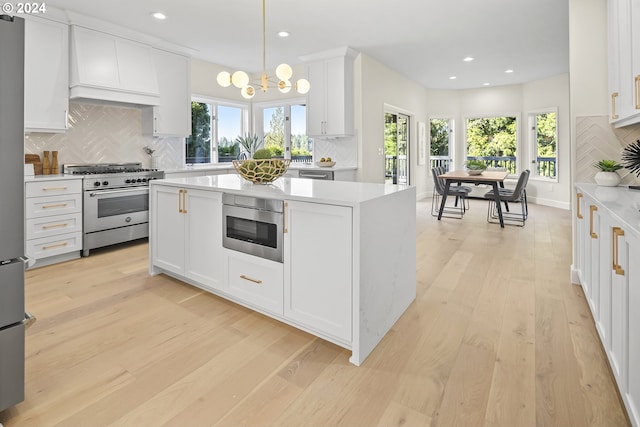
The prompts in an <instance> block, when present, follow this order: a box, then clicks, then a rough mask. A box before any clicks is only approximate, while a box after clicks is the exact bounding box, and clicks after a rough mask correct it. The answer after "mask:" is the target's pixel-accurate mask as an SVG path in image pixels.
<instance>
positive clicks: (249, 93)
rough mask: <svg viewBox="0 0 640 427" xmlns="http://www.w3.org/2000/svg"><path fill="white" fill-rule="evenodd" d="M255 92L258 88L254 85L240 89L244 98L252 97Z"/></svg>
mask: <svg viewBox="0 0 640 427" xmlns="http://www.w3.org/2000/svg"><path fill="white" fill-rule="evenodd" d="M255 94H256V90H255V89H254V88H253V86H245V87H243V88H242V90H241V91H240V95H242V97H243V98H244V99H251V98H253V96H254V95H255Z"/></svg>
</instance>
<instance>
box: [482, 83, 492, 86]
mask: <svg viewBox="0 0 640 427" xmlns="http://www.w3.org/2000/svg"><path fill="white" fill-rule="evenodd" d="M490 84H491V83H482V85H483V86H489V85H490Z"/></svg>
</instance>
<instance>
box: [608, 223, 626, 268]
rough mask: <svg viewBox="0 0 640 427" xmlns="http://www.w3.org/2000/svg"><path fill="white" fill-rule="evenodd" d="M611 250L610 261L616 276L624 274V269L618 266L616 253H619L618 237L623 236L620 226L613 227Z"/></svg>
mask: <svg viewBox="0 0 640 427" xmlns="http://www.w3.org/2000/svg"><path fill="white" fill-rule="evenodd" d="M612 230H613V251H612V256H611V261H612V262H611V263H612V264H613V265H612V269H613V271H615V272H616V274H617V275H618V276H624V270H623V269H622V267H621V266H620V262H619V260H618V254H619V253H620V248H619V247H618V237H620V236H624V230H623V229H622V228H620V227H613V229H612Z"/></svg>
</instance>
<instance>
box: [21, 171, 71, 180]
mask: <svg viewBox="0 0 640 427" xmlns="http://www.w3.org/2000/svg"><path fill="white" fill-rule="evenodd" d="M61 179H82V176H80V175H70V174H69V175H65V174H62V173H61V174H57V175H25V176H24V182H30V181H54V180H61Z"/></svg>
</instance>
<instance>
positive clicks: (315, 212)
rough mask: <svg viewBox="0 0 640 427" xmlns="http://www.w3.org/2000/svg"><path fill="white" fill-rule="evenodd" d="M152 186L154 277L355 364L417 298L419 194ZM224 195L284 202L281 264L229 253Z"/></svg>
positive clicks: (209, 181)
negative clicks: (237, 307)
mask: <svg viewBox="0 0 640 427" xmlns="http://www.w3.org/2000/svg"><path fill="white" fill-rule="evenodd" d="M150 188H151V190H150V206H149V209H150V230H149V233H150V234H149V243H150V244H149V248H150V257H149V259H150V265H149V272H150V274H152V275H155V274H159V273H164V274H168V275H170V276H172V277H175V278H178V279H180V280H182V281H184V282H187V283H190V284H192V285H194V286H197V287H199V288H202V289H204V290H207V291H209V292H211V293H213V294H216V295H218V296H220V297H222V298H226V299H228V300H231V301H234V302H236V303H238V304H241V305H244V306H246V307H249V308H251V309H253V310H255V311H258V312H261V313H263V314H265V315H267V316H270V317H272V318H275V319H278V320H280V321H282V322H284V323H287V324H289V325H292V326H294V327H296V328H299V329H302V330H305V331H307V332H310V333H312V334H314V335H316V336H318V337H321V338H323V339H326V340H328V341H331V342H333V343H335V344H337V345H340V346H342V347H344V348H347V349H350V350H351V352H352V356H351V358H350V359H349V360H350V362H351V363H353V364H355V365H360V364H361V363H362V362H363V361H364V360H365V359H366V357H367V356H368V355H369V354H370V353H371V352H372V351H373V349H374V348H375V347H376V345H377V344H378V343H379V342H380V341H381V340H382V338H383V337H384V336H385V334H386V333H387V332H388V331H389V329H390V328H391V327H392V326H393V324H394V323H395V322H396V321H397V320H398V318H399V317H400V316H401V315H402V313H404V311H405V310H406V309H407V307H408V306H409V304H411V302H412V301H413V300H414V299H415V296H416V215H415V202H416V190H415V187H410V186H403V185H388V184H387V185H385V184H371V183H359V182H342V181H317V180H309V179H298V178H286V177H283V178H279V179H277V180H276V181H275V182H273V183H272V184H269V185H256V184H251V183H250V182H247V181H245V180H244V179H242V178H241V177H239V176H238V175H237V174H226V175H211V176H199V177H191V178H173V179H164V180H157V181H153V182H151V186H150ZM223 193H228V194H235V195H242V196H251V197H258V198H263V199H275V200H282V201H284V206H285V207H284V215H283V222H284V224H283V227H282V228H283V233H284V235H283V239H282V242H283V244H282V246H283V251H284V252H283V255H284V256H283V262H276V261H271V260H268V259H264V258H260V257H257V256H255V255H249V254H246V253H243V252H238V251H235V250H231V249H227V248H224V247H223V245H222V240H223V234H224V232H225V230H223V222H222V217H223V215H222V195H223ZM247 278H259V280H255V279H251V280H243V279H247ZM258 282H259V283H258Z"/></svg>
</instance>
